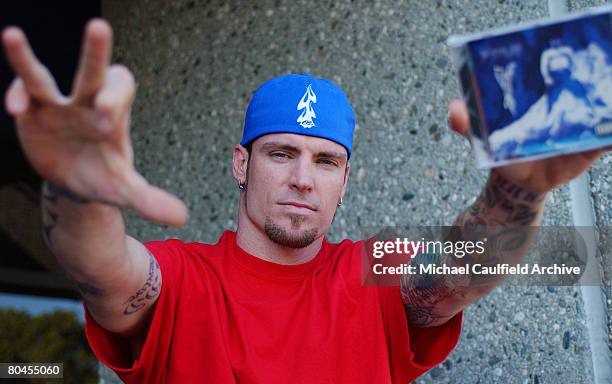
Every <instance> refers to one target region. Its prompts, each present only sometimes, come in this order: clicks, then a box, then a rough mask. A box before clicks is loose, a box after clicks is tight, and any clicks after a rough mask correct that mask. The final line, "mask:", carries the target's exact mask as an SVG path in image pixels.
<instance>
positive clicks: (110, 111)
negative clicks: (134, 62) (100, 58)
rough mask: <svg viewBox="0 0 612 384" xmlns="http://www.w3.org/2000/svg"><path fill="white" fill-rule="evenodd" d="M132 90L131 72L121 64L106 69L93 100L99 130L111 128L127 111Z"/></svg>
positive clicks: (132, 78)
mask: <svg viewBox="0 0 612 384" xmlns="http://www.w3.org/2000/svg"><path fill="white" fill-rule="evenodd" d="M134 91H135V85H134V76H132V73H131V72H130V71H129V70H128V69H127V68H126V67H124V66H122V65H113V66H112V67H111V68H110V69H109V70H108V72H107V74H106V82H105V83H104V85H103V87H102V89H101V90H100V92H98V94H97V96H96V98H95V100H94V107H95V109H96V113H97V115H98V119H99V121H98V129H99V130H100V131H102V132H108V131H110V130H112V129H113V127H115V125H116V124H117V123H118V121H119V119H120V118H121V117H122V116H123V115H124V114H126V113H129V112H128V111H129V109H130V106H131V105H132V101H133V100H134Z"/></svg>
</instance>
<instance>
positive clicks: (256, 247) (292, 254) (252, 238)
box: [236, 198, 323, 265]
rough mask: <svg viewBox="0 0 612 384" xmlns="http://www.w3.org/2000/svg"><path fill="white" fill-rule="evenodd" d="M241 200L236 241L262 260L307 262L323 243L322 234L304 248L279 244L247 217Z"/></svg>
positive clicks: (292, 262)
mask: <svg viewBox="0 0 612 384" xmlns="http://www.w3.org/2000/svg"><path fill="white" fill-rule="evenodd" d="M242 200H243V199H242V198H241V199H240V203H239V206H240V208H239V210H238V229H237V231H236V241H237V243H238V246H240V248H242V249H244V250H245V251H246V252H248V253H250V254H251V255H253V256H255V257H257V258H260V259H262V260H266V261H270V262H272V263H276V264H283V265H295V264H303V263H307V262H309V261H310V260H312V259H313V258H314V257H315V256H316V255H317V253H318V252H319V250H320V249H321V245H322V244H323V236H319V237H317V238H316V239H315V241H313V242H312V244H310V245H308V246H306V247H304V248H290V247H285V246H282V245H279V244H277V243H275V242H273V241H272V240H270V238H268V235H266V233H265V231H264V229H263V228H259V227H258V226H256V225H255V223H253V222H252V221H251V220H250V219H249V217H248V216H247V214H246V209H245V207H244V205H243V201H242Z"/></svg>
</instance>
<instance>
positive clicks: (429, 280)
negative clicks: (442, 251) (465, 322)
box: [400, 254, 463, 327]
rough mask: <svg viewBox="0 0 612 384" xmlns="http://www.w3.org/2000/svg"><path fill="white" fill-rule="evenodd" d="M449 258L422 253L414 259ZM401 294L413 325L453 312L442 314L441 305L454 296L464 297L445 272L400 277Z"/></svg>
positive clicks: (431, 261) (433, 261) (436, 261)
mask: <svg viewBox="0 0 612 384" xmlns="http://www.w3.org/2000/svg"><path fill="white" fill-rule="evenodd" d="M445 259H446V257H445V256H442V255H438V254H418V255H417V256H416V257H415V258H414V259H413V260H412V262H411V264H412V265H417V268H418V264H437V265H440V264H444V263H446V260H445ZM400 293H401V296H402V301H403V302H404V308H405V311H406V317H407V319H408V322H409V323H410V324H413V325H416V326H420V327H426V326H429V325H431V324H432V323H433V322H434V321H437V320H440V319H445V318H448V317H450V316H452V315H453V314H444V313H440V308H439V304H440V303H441V302H442V301H444V300H446V299H448V298H451V297H456V296H459V297H461V296H463V292H462V291H461V289H459V288H458V287H454V286H453V285H452V284H449V281H448V280H447V277H446V276H444V275H426V274H422V275H419V274H416V275H411V274H405V275H402V277H401V280H400Z"/></svg>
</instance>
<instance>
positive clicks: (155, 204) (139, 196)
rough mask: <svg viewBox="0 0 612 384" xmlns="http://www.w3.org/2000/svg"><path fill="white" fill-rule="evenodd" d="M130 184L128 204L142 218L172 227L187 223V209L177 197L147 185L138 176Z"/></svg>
mask: <svg viewBox="0 0 612 384" xmlns="http://www.w3.org/2000/svg"><path fill="white" fill-rule="evenodd" d="M132 184H133V185H132V188H130V198H129V202H128V203H129V205H130V207H131V208H132V209H134V210H135V211H136V212H138V214H140V215H141V216H142V217H143V218H145V219H147V220H151V221H155V222H157V223H160V224H163V225H171V226H173V227H182V226H183V225H185V223H187V219H188V212H187V207H186V206H185V204H184V203H183V202H182V201H181V200H179V199H178V198H177V197H175V196H173V195H171V194H169V193H168V192H166V191H164V190H162V189H160V188H157V187H155V186H152V185H150V184H148V183H147V182H146V181H145V180H144V178H143V177H142V176H140V175H138V174H136V176H135V181H134V182H133V183H132Z"/></svg>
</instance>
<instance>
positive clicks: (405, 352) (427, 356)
mask: <svg viewBox="0 0 612 384" xmlns="http://www.w3.org/2000/svg"><path fill="white" fill-rule="evenodd" d="M379 297H380V304H381V310H382V317H383V325H384V328H385V335H386V337H387V348H388V351H389V364H390V367H391V375H392V382H393V383H408V382H411V381H412V380H414V379H416V378H417V377H419V376H421V375H422V374H424V373H425V372H427V371H429V370H430V369H432V368H433V367H435V366H436V365H438V364H440V363H441V362H443V361H444V360H445V359H446V358H447V357H448V355H449V354H450V353H451V351H452V350H453V349H454V348H455V346H456V345H457V342H458V341H459V336H460V335H461V326H462V320H463V311H461V312H459V313H457V314H456V315H455V316H454V317H453V318H451V319H450V320H448V321H447V322H445V323H444V324H441V325H438V326H435V327H426V328H422V327H416V326H413V325H409V324H408V320H407V318H406V312H405V310H404V304H403V302H402V299H401V295H400V292H399V287H398V286H393V287H379Z"/></svg>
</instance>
